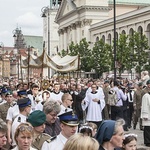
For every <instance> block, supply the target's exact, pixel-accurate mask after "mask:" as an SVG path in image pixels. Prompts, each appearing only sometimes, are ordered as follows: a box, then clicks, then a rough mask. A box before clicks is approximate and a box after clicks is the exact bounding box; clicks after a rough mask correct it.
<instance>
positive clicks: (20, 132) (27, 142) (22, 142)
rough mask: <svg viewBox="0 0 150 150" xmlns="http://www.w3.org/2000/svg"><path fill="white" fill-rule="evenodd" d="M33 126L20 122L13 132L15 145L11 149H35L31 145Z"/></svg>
mask: <svg viewBox="0 0 150 150" xmlns="http://www.w3.org/2000/svg"><path fill="white" fill-rule="evenodd" d="M33 135H34V131H33V127H32V126H31V124H29V123H21V124H20V125H19V126H18V127H17V129H16V132H15V136H14V138H15V141H16V144H17V146H16V147H15V148H14V149H13V150H36V149H34V148H32V147H31V144H32V140H33Z"/></svg>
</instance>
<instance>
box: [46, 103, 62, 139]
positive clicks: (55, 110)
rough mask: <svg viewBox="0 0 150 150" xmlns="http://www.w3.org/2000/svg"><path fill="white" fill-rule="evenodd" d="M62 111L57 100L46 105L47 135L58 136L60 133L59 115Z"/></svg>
mask: <svg viewBox="0 0 150 150" xmlns="http://www.w3.org/2000/svg"><path fill="white" fill-rule="evenodd" d="M60 110H61V107H60V104H59V103H58V102H57V101H55V100H50V101H47V102H46V103H44V106H43V111H44V113H45V114H46V123H45V125H46V126H45V131H44V132H45V133H47V134H49V135H50V136H51V137H53V136H57V135H58V134H59V133H60V131H61V128H60V123H59V119H58V117H57V115H58V114H59V112H60Z"/></svg>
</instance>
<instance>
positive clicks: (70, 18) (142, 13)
mask: <svg viewBox="0 0 150 150" xmlns="http://www.w3.org/2000/svg"><path fill="white" fill-rule="evenodd" d="M115 6H116V34H117V36H119V34H120V33H124V34H132V33H133V31H138V32H140V33H144V34H145V35H146V36H147V37H148V39H149V45H150V2H148V0H145V1H144V2H142V1H141V2H140V1H139V0H136V2H135V1H133V0H116V5H115ZM113 8H114V4H113V0H96V1H93V0H82V2H81V0H64V1H62V4H61V6H60V8H59V10H58V12H57V15H56V19H55V22H56V23H57V24H58V26H59V28H58V33H59V50H60V51H61V50H63V49H64V50H67V48H68V46H69V45H70V43H71V41H73V42H74V43H79V41H80V40H81V39H83V38H86V40H87V41H88V42H89V43H91V44H90V46H91V47H92V46H93V45H94V43H95V42H96V41H97V40H98V39H101V38H102V39H103V40H104V41H105V42H106V43H109V44H111V43H112V40H113V37H114V35H113V34H114V33H113V32H114V31H113V30H114V26H113V24H114V20H113Z"/></svg>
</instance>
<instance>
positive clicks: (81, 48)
mask: <svg viewBox="0 0 150 150" xmlns="http://www.w3.org/2000/svg"><path fill="white" fill-rule="evenodd" d="M69 55H71V56H75V55H79V56H80V69H81V70H83V71H87V72H88V71H91V68H92V64H91V50H90V49H89V43H88V42H87V41H86V38H84V39H82V40H81V41H80V42H79V44H78V43H77V44H74V43H73V42H72V43H71V44H70V46H69Z"/></svg>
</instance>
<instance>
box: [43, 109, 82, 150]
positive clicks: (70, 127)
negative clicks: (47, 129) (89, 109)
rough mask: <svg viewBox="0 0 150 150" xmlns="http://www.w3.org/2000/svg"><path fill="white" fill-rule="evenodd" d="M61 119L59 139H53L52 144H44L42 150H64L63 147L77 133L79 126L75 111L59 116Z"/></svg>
mask: <svg viewBox="0 0 150 150" xmlns="http://www.w3.org/2000/svg"><path fill="white" fill-rule="evenodd" d="M58 117H59V119H60V122H61V124H60V127H61V132H60V134H59V135H58V136H57V137H53V138H51V142H50V143H48V142H47V141H45V142H44V144H43V146H42V149H41V150H55V149H57V150H63V147H64V145H65V143H66V141H67V140H68V138H69V137H70V136H72V135H73V134H75V133H76V131H77V127H78V125H79V122H78V118H77V115H75V114H74V112H73V111H70V112H66V113H64V114H61V115H60V116H58Z"/></svg>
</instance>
